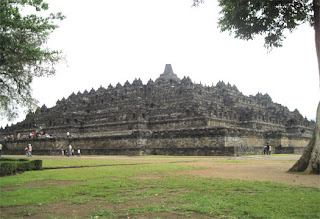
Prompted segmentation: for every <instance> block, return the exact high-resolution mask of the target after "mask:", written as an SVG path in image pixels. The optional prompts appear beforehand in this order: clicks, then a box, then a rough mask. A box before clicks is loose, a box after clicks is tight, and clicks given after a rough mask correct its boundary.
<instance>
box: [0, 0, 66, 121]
mask: <svg viewBox="0 0 320 219" xmlns="http://www.w3.org/2000/svg"><path fill="white" fill-rule="evenodd" d="M48 9H49V5H48V4H47V3H45V2H44V1H43V0H0V118H7V119H8V120H12V119H14V118H16V117H17V115H18V108H19V107H23V108H26V109H27V110H30V111H31V110H34V109H35V108H36V104H37V101H36V100H35V99H34V98H33V97H32V89H31V83H32V80H33V78H34V77H43V76H49V75H53V74H55V68H54V65H55V64H56V63H57V62H59V61H60V60H62V59H63V57H62V53H61V51H57V50H50V49H48V48H45V44H46V42H47V40H48V39H49V36H50V34H51V33H52V32H53V31H54V30H55V29H56V28H57V27H58V26H57V25H56V24H55V22H56V21H58V20H63V19H64V18H65V17H64V16H63V15H62V14H61V13H56V14H52V13H51V14H50V15H48V16H46V17H44V15H43V14H44V13H45V11H47V10H48Z"/></svg>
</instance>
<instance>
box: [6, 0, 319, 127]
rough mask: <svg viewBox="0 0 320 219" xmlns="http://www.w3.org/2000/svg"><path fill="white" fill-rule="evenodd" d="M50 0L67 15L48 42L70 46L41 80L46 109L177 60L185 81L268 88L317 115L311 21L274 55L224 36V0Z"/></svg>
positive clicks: (277, 98)
mask: <svg viewBox="0 0 320 219" xmlns="http://www.w3.org/2000/svg"><path fill="white" fill-rule="evenodd" d="M48 2H49V8H50V9H51V11H53V12H57V11H61V12H63V14H65V15H66V16H67V18H66V19H65V20H64V21H62V22H59V26H60V28H59V29H57V30H56V31H55V32H54V33H53V34H52V35H51V38H50V40H49V42H48V46H49V47H50V48H53V49H61V50H63V51H64V54H65V55H66V57H67V65H66V64H63V63H61V64H59V65H58V66H57V73H56V75H55V76H53V77H49V78H37V79H35V80H34V82H33V86H32V87H33V94H34V97H36V98H37V99H38V100H39V102H40V104H39V105H40V106H42V105H43V104H45V105H46V106H47V107H52V106H54V105H55V103H56V101H57V100H58V99H62V98H63V97H65V98H67V97H68V96H70V95H71V94H72V92H75V93H77V92H78V91H80V92H83V91H84V90H88V91H89V90H91V89H92V88H94V89H98V88H99V87H100V86H103V87H107V86H108V85H109V84H110V83H111V84H112V85H116V84H117V83H118V82H120V83H121V84H124V83H125V81H126V80H128V81H129V82H130V83H131V82H132V81H133V80H134V79H135V78H141V80H142V81H143V83H147V81H148V80H149V79H150V78H151V79H152V80H155V79H156V78H157V77H158V76H159V75H160V74H161V73H163V70H164V67H165V64H172V67H173V71H174V73H176V74H177V75H178V77H180V78H182V77H183V76H189V77H190V78H191V79H192V80H193V81H194V82H196V83H200V82H201V83H202V84H206V85H212V84H214V85H216V83H217V82H218V81H220V80H221V81H224V82H226V83H227V82H229V83H230V84H232V85H233V84H234V85H236V86H237V87H238V89H239V90H240V91H241V92H242V93H243V94H245V95H256V94H257V93H258V92H260V93H263V94H264V93H268V94H269V95H270V96H271V98H272V100H273V101H274V102H276V103H279V104H282V105H284V106H287V107H288V108H289V109H290V110H291V111H293V110H294V109H298V110H299V111H300V113H301V114H302V115H303V116H306V117H307V118H308V119H314V118H315V117H316V107H317V104H318V101H319V99H320V92H319V76H318V70H317V60H316V53H315V45H314V30H313V29H312V28H311V27H310V26H308V25H303V26H301V27H300V28H299V29H297V30H296V31H294V32H293V33H287V34H286V36H287V39H286V40H285V41H284V44H283V47H282V48H278V49H274V50H273V51H272V52H270V53H268V52H267V50H266V49H265V48H264V47H263V43H264V42H263V38H262V37H259V38H256V39H254V40H252V41H243V40H239V39H234V38H233V36H230V35H229V33H220V31H219V29H218V27H217V19H218V17H219V10H220V9H219V7H218V6H217V1H216V0H206V1H205V4H203V5H201V6H200V7H197V8H194V7H191V5H192V1H191V0H174V1H172V0H134V1H132V0H117V1H111V0H93V1H83V0H67V1H66V0H48ZM24 118H25V115H23V114H22V115H21V117H20V119H19V120H23V119H24ZM19 120H18V121H19ZM15 122H16V121H15ZM6 124H7V121H1V122H0V126H5V125H6ZM10 124H11V123H10Z"/></svg>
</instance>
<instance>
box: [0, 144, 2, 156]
mask: <svg viewBox="0 0 320 219" xmlns="http://www.w3.org/2000/svg"><path fill="white" fill-rule="evenodd" d="M1 155H2V144H1V143H0V157H1Z"/></svg>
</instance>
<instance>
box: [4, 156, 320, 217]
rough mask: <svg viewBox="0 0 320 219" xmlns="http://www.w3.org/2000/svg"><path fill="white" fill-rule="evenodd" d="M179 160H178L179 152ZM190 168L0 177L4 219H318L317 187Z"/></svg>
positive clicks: (57, 162) (153, 167)
mask: <svg viewBox="0 0 320 219" xmlns="http://www.w3.org/2000/svg"><path fill="white" fill-rule="evenodd" d="M148 159H151V160H152V158H147V160H148ZM185 159H186V160H188V158H185ZM175 160H177V159H175V158H172V159H171V158H170V159H168V161H175ZM179 160H180V161H181V158H180V159H179ZM79 162H80V161H79V160H76V159H72V160H71V159H70V160H68V159H64V160H54V159H45V160H43V164H44V167H52V166H77V165H79ZM130 162H131V161H126V163H130ZM132 162H136V161H132ZM117 163H123V162H120V161H114V160H110V161H107V160H103V161H99V160H90V159H88V160H86V159H82V160H81V165H97V164H117ZM186 169H196V167H192V166H190V165H181V164H176V163H154V164H139V165H125V166H105V167H86V168H70V169H53V170H42V171H30V172H24V173H23V174H19V175H14V176H6V177H1V178H0V188H1V193H0V200H1V202H0V216H1V218H33V217H34V218H210V217H212V218H319V217H320V190H319V189H318V188H312V187H302V186H291V185H285V184H280V183H274V182H250V181H244V180H223V179H213V178H202V177H194V176H186V175H178V174H177V173H179V171H182V170H186ZM63 209H66V211H64V210H63ZM68 209H72V210H68Z"/></svg>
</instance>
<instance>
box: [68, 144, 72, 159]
mask: <svg viewBox="0 0 320 219" xmlns="http://www.w3.org/2000/svg"><path fill="white" fill-rule="evenodd" d="M68 154H69V156H70V155H71V154H72V146H71V144H69V153H68Z"/></svg>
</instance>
